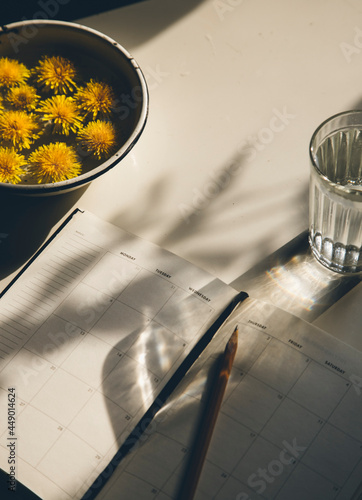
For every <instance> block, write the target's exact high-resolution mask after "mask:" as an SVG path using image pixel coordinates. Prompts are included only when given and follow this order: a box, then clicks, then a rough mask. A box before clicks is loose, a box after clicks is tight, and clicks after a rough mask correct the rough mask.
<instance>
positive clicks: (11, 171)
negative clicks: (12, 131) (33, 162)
mask: <svg viewBox="0 0 362 500" xmlns="http://www.w3.org/2000/svg"><path fill="white" fill-rule="evenodd" d="M25 165H26V160H25V157H24V156H23V155H21V154H19V153H17V152H16V151H15V150H14V149H13V148H1V147H0V182H9V183H11V184H18V183H19V182H20V181H21V176H22V175H23V174H24V170H23V167H24V166H25Z"/></svg>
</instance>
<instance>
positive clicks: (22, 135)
mask: <svg viewBox="0 0 362 500" xmlns="http://www.w3.org/2000/svg"><path fill="white" fill-rule="evenodd" d="M38 129H39V127H38V124H37V123H36V121H35V118H34V116H33V115H32V114H27V113H25V112H24V111H5V112H4V113H2V114H0V138H1V139H2V140H3V141H5V142H9V143H11V144H12V145H13V146H14V147H18V148H19V149H23V148H25V149H28V148H30V145H31V144H32V143H33V142H34V141H35V139H37V138H38V137H39V133H38Z"/></svg>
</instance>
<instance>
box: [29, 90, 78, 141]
mask: <svg viewBox="0 0 362 500" xmlns="http://www.w3.org/2000/svg"><path fill="white" fill-rule="evenodd" d="M38 111H39V112H40V113H42V120H44V121H50V122H51V123H52V124H53V126H54V128H53V132H55V133H60V134H65V135H69V132H71V131H72V132H77V130H78V129H79V128H80V127H81V126H82V121H81V117H80V115H79V111H78V108H77V106H76V104H75V102H74V100H73V99H72V97H66V96H65V95H56V96H54V97H51V98H50V99H46V100H45V101H44V102H42V103H41V105H40V106H39V108H38Z"/></svg>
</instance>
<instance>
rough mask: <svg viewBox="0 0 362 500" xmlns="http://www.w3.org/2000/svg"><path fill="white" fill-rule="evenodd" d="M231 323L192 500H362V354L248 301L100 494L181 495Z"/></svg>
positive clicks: (148, 498) (170, 498)
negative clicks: (228, 366)
mask: <svg viewBox="0 0 362 500" xmlns="http://www.w3.org/2000/svg"><path fill="white" fill-rule="evenodd" d="M236 325H238V328H239V342H238V349H237V353H236V357H235V360H234V364H233V368H232V372H231V377H230V380H229V383H228V386H227V389H226V393H225V396H224V399H223V404H222V406H221V410H220V413H219V415H218V418H217V421H216V427H215V430H214V433H213V436H212V440H211V443H210V447H209V449H208V453H207V456H206V461H205V463H204V467H203V470H202V474H201V477H200V481H199V484H198V487H197V491H196V496H195V500H210V499H215V500H256V499H258V500H264V499H267V500H291V499H293V500H306V499H308V500H321V499H323V500H332V499H335V500H352V499H353V500H355V499H356V500H357V499H360V498H361V497H360V494H361V492H362V483H361V480H362V425H361V424H362V353H361V352H359V351H357V350H354V349H353V348H351V347H349V346H347V345H346V344H343V343H342V342H341V341H339V340H337V339H335V338H334V337H332V336H330V335H329V334H327V333H325V332H324V331H322V330H320V329H318V328H316V327H315V326H312V325H311V324H309V323H306V322H304V321H303V320H301V319H298V318H296V317H294V316H292V315H290V314H289V313H287V312H284V311H282V310H280V309H277V308H275V307H274V306H272V305H269V304H265V303H262V302H258V301H255V300H253V299H250V298H248V299H246V300H245V301H244V302H243V303H242V304H240V306H239V307H238V308H237V310H235V311H234V313H233V314H232V315H231V316H230V317H229V319H228V320H227V321H226V323H225V324H224V325H223V326H222V328H221V330H220V331H219V332H218V333H217V334H216V335H215V336H214V338H213V340H212V341H211V343H210V344H209V346H208V347H207V348H206V349H205V351H204V352H203V354H202V355H201V356H200V358H199V360H198V361H197V362H196V363H195V364H194V365H193V366H192V367H191V369H190V370H189V372H188V373H187V375H186V376H185V377H184V379H183V381H182V383H181V384H180V386H179V387H178V388H177V390H176V391H175V393H174V394H173V395H172V396H171V397H170V399H169V401H168V402H167V404H166V405H165V406H164V407H163V408H162V409H161V410H160V411H159V413H158V414H157V415H156V417H155V419H154V421H153V423H152V425H151V426H150V427H149V428H148V429H146V432H145V433H144V435H143V437H142V440H140V442H139V444H138V445H137V446H135V448H134V451H133V452H131V453H130V454H129V455H128V456H127V457H126V459H125V460H124V462H123V463H122V464H120V466H119V468H118V470H117V471H115V472H114V474H113V476H111V477H110V479H109V480H108V482H107V483H106V484H105V486H104V488H103V490H101V492H98V494H97V495H96V498H97V500H118V499H119V498H122V500H132V499H135V498H137V500H175V499H177V498H178V497H177V492H178V491H179V488H180V484H181V482H182V481H183V480H184V479H185V478H184V475H183V474H184V468H185V465H186V464H187V462H188V459H189V450H190V448H191V445H192V442H193V440H194V437H195V432H197V430H198V428H199V426H200V420H199V419H200V417H202V410H203V401H204V397H205V393H206V392H207V391H206V389H205V387H206V385H207V381H208V380H209V379H210V372H211V370H212V368H213V367H214V366H215V361H216V360H217V358H218V356H220V354H221V353H222V352H223V350H224V349H225V345H226V343H227V341H228V339H229V338H230V335H231V333H232V332H233V330H234V328H235V326H236ZM201 425H202V420H201ZM95 492H96V488H94V491H93V492H91V491H90V492H89V496H88V498H93V496H92V493H95Z"/></svg>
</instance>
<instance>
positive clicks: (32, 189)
mask: <svg viewBox="0 0 362 500" xmlns="http://www.w3.org/2000/svg"><path fill="white" fill-rule="evenodd" d="M29 25H35V26H36V27H40V29H41V28H42V27H47V26H59V27H64V28H67V29H72V30H74V31H78V32H82V33H85V34H89V35H91V36H94V37H96V38H101V39H103V40H104V41H105V42H106V43H107V44H109V45H112V47H113V50H114V49H116V50H118V51H119V53H120V54H121V55H122V56H123V57H125V58H126V59H127V60H128V63H129V65H130V67H131V69H132V70H133V71H134V74H135V76H136V77H137V78H138V81H139V87H140V90H141V94H140V95H141V98H140V99H141V110H140V114H139V118H138V120H137V122H136V124H135V126H134V127H133V129H132V132H131V135H130V136H129V138H128V139H127V140H126V141H125V142H124V143H123V144H122V146H121V147H120V148H119V149H118V150H117V151H116V152H115V153H114V154H113V155H112V156H111V157H110V158H108V159H107V160H105V161H104V162H103V163H101V164H100V165H98V166H97V167H95V168H93V169H92V170H90V171H89V172H85V173H83V174H81V175H79V176H77V177H73V178H72V179H67V180H65V181H60V182H54V183H44V184H20V183H19V184H11V183H5V182H0V189H1V190H6V191H7V193H8V194H10V193H14V194H42V193H44V194H45V193H55V192H59V191H66V190H69V189H74V188H76V187H80V186H83V185H85V184H88V183H90V182H92V181H93V180H94V179H96V178H97V177H99V176H100V175H101V174H103V173H105V172H107V171H108V170H110V169H111V168H113V167H114V166H115V165H116V164H118V163H119V162H120V161H121V159H122V158H124V157H125V156H126V155H127V154H128V153H129V151H130V150H131V149H132V148H133V146H134V145H135V144H136V142H137V141H138V139H139V138H140V136H141V134H142V132H143V130H144V128H145V125H146V121H147V118H148V111H149V93H148V86H147V82H146V79H145V76H144V74H143V72H142V70H141V68H140V67H139V65H138V63H137V62H136V60H135V59H134V57H133V56H132V55H131V54H130V53H129V52H128V50H127V49H125V48H124V47H123V45H121V44H120V43H119V42H117V41H116V40H114V39H113V38H111V37H110V36H108V35H106V34H104V33H102V32H101V31H98V30H95V29H94V28H90V27H89V26H85V25H83V24H80V23H73V22H69V21H60V20H53V19H32V20H24V21H17V22H14V23H10V24H6V25H3V26H0V35H1V34H6V33H8V32H10V31H12V30H17V29H20V28H22V27H25V26H29Z"/></svg>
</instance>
